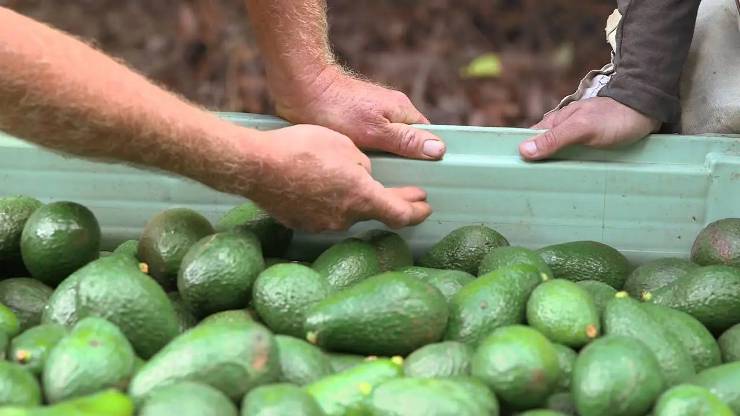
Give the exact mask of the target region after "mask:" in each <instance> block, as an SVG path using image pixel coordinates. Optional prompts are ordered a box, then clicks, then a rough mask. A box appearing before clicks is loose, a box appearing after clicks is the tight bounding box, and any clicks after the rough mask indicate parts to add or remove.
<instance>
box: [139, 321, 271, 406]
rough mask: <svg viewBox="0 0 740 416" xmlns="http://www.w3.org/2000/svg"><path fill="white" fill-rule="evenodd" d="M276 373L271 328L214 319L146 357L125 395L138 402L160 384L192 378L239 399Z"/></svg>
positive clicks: (188, 331) (248, 322)
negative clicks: (269, 329)
mask: <svg viewBox="0 0 740 416" xmlns="http://www.w3.org/2000/svg"><path fill="white" fill-rule="evenodd" d="M183 357H185V358H183ZM279 375H280V363H279V362H278V350H277V344H276V343H275V339H274V337H273V336H272V334H271V333H270V331H268V330H267V329H266V328H265V327H263V326H262V325H260V324H258V323H256V322H254V321H250V320H247V319H235V320H226V319H221V320H212V321H210V322H206V323H204V322H201V323H200V324H198V325H196V326H194V327H193V328H191V329H189V330H187V331H185V332H183V333H182V334H180V335H178V336H177V337H176V338H175V339H173V340H172V341H171V342H170V343H169V344H167V345H166V346H165V347H164V348H163V349H162V350H161V351H159V352H158V353H157V354H156V355H155V356H154V357H152V358H151V359H150V360H149V361H147V363H146V364H144V366H143V367H142V368H141V369H140V370H139V371H138V372H137V373H136V375H135V376H134V378H133V379H132V380H131V384H130V385H129V395H130V396H131V397H132V398H133V399H134V400H135V401H136V402H137V403H140V402H141V401H142V400H143V399H145V398H146V397H147V396H148V395H150V394H151V393H152V392H153V391H154V390H155V389H157V388H158V387H162V386H165V385H168V384H173V383H177V382H181V381H195V382H199V383H204V384H208V385H210V386H213V387H215V388H216V389H218V390H221V391H222V392H224V393H225V394H226V395H227V396H228V397H229V398H230V399H232V400H239V399H241V397H242V396H243V395H244V394H245V393H246V392H247V391H249V390H250V389H251V388H253V387H255V386H258V385H261V384H266V383H270V382H273V381H276V380H277V379H278V377H279Z"/></svg>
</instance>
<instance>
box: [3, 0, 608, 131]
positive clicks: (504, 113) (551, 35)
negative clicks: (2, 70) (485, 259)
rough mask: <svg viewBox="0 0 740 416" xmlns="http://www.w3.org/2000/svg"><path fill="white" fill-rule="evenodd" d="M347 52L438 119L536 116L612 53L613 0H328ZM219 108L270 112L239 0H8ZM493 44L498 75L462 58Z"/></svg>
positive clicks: (338, 40)
mask: <svg viewBox="0 0 740 416" xmlns="http://www.w3.org/2000/svg"><path fill="white" fill-rule="evenodd" d="M328 4H329V22H330V25H331V34H330V36H331V41H332V44H333V47H334V49H335V52H336V54H337V56H338V58H339V59H340V61H341V62H342V63H344V64H345V65H347V66H348V67H350V68H352V69H353V70H355V71H357V72H360V73H362V74H364V75H365V76H367V77H368V78H370V79H373V80H376V81H378V82H382V83H384V84H386V85H389V86H392V87H394V88H396V89H400V90H402V91H404V92H406V93H407V94H409V96H410V97H411V99H412V101H413V102H414V103H415V104H416V105H417V106H418V107H419V109H420V110H421V111H422V112H424V113H425V114H426V115H427V117H428V118H430V119H431V120H432V122H433V123H437V124H471V125H494V126H528V125H531V124H532V123H534V122H536V121H538V120H539V119H540V117H541V115H542V114H543V113H544V112H545V111H547V110H549V109H550V108H552V107H553V106H554V105H555V104H556V103H557V102H558V101H559V99H560V98H561V97H562V96H564V95H566V94H568V93H570V92H572V90H573V89H574V88H575V86H576V84H577V82H578V80H579V79H580V77H581V76H582V75H583V74H584V73H585V72H586V71H587V70H588V69H591V68H594V67H600V66H602V65H603V64H604V63H605V62H606V61H607V60H608V50H607V48H606V46H605V43H604V36H603V26H604V21H605V19H606V17H607V16H608V15H609V13H611V10H612V9H613V8H614V7H615V6H614V4H615V2H614V1H613V0H611V1H610V0H581V1H572V0H547V1H542V0H539V1H538V0H485V1H484V0H480V1H474V0H328ZM0 5H3V6H9V7H11V8H13V9H15V10H18V11H19V12H21V13H24V14H26V15H29V16H32V17H34V18H37V19H40V20H42V21H45V22H48V23H50V24H52V25H54V26H56V27H58V28H61V29H64V30H66V31H68V32H71V33H73V34H76V35H78V36H81V37H83V38H86V39H90V40H92V41H93V42H94V43H95V44H96V45H97V46H98V47H100V48H101V49H103V50H105V51H107V52H109V53H111V54H113V55H116V56H118V57H120V58H122V59H124V60H125V61H127V62H128V63H129V64H130V65H131V66H132V67H134V68H136V69H137V70H139V71H141V72H143V73H145V74H147V75H149V76H150V77H152V78H154V79H156V80H157V81H158V82H160V83H162V84H164V85H166V86H168V87H169V88H171V89H173V90H175V91H177V92H179V93H181V94H183V95H184V96H186V97H188V98H189V99H191V100H193V101H195V102H198V103H200V104H202V105H204V106H206V107H208V108H211V109H219V110H225V111H246V112H256V113H272V111H273V110H272V105H271V102H270V98H269V93H268V91H267V88H266V86H265V82H264V75H263V67H262V64H261V62H260V56H259V51H258V49H257V47H256V45H255V42H254V39H253V37H252V36H251V34H250V30H249V27H248V24H247V19H246V11H245V10H244V7H243V4H242V0H220V1H216V0H190V1H187V0H158V1H146V0H127V1H119V0H60V1H56V0H0ZM486 53H495V54H496V56H497V57H498V58H499V59H500V61H501V64H502V70H501V72H500V74H498V75H496V76H491V77H484V78H472V79H471V78H467V77H464V76H462V75H461V69H462V68H464V67H465V66H466V65H468V63H469V62H471V60H473V59H474V58H476V57H478V56H481V55H483V54H486Z"/></svg>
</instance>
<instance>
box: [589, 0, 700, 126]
mask: <svg viewBox="0 0 740 416" xmlns="http://www.w3.org/2000/svg"><path fill="white" fill-rule="evenodd" d="M619 5H620V7H619V11H620V12H621V13H622V20H621V22H620V27H619V31H618V35H617V50H616V57H615V65H616V74H615V75H614V76H613V77H612V79H611V80H610V82H609V84H608V85H607V86H606V87H605V88H603V89H602V90H601V91H600V92H599V95H600V96H606V97H611V98H613V99H615V100H617V101H619V102H621V103H622V104H625V105H627V106H629V107H631V108H633V109H635V110H637V111H640V112H641V113H643V114H646V115H648V116H650V117H651V118H654V119H657V120H659V121H661V122H675V121H676V120H677V119H678V118H679V116H680V103H679V98H678V91H679V80H680V76H681V72H682V70H683V66H684V63H685V62H686V57H687V55H688V51H689V47H690V46H691V38H692V36H693V33H694V23H695V20H696V11H697V9H698V7H699V0H630V1H629V2H627V1H620V2H619Z"/></svg>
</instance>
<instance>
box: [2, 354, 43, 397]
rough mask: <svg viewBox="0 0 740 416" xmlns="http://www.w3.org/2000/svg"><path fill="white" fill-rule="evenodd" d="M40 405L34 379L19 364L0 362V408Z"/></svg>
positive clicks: (37, 384)
mask: <svg viewBox="0 0 740 416" xmlns="http://www.w3.org/2000/svg"><path fill="white" fill-rule="evenodd" d="M40 404H41V388H40V387H39V383H38V381H36V377H34V376H33V374H32V373H31V372H30V371H29V370H27V369H25V368H23V367H21V366H20V365H19V364H16V363H11V362H8V361H0V407H2V406H38V405H40Z"/></svg>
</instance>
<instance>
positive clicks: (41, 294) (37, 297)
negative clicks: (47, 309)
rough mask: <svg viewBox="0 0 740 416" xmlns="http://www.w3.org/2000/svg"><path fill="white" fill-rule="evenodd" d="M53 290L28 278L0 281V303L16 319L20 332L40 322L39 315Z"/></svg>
mask: <svg viewBox="0 0 740 416" xmlns="http://www.w3.org/2000/svg"><path fill="white" fill-rule="evenodd" d="M52 291H53V290H52V289H51V288H50V287H49V286H46V285H45V284H43V283H41V282H39V281H38V280H35V279H30V278H28V277H15V278H11V279H5V280H2V281H0V303H2V304H3V305H5V306H7V307H8V308H10V309H11V310H12V311H13V312H14V313H15V316H16V317H17V318H18V321H19V324H20V327H21V331H23V330H26V329H28V328H30V327H32V326H35V325H38V324H39V323H40V322H41V314H42V312H43V310H44V306H46V302H48V301H49V297H50V296H51V292H52Z"/></svg>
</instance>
